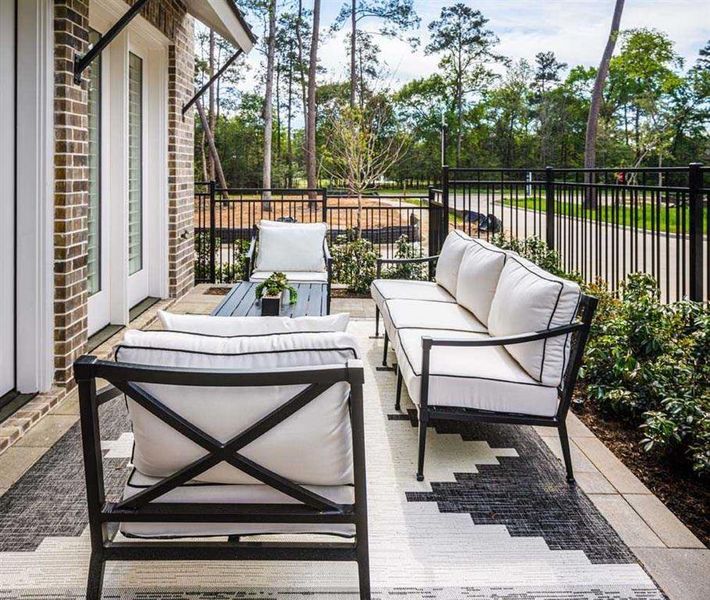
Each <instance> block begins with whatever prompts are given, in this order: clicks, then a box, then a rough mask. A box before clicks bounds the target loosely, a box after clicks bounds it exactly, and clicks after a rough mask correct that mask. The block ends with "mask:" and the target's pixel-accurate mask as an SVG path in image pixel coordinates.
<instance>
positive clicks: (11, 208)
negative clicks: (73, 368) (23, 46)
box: [0, 0, 16, 396]
mask: <svg viewBox="0 0 710 600" xmlns="http://www.w3.org/2000/svg"><path fill="white" fill-rule="evenodd" d="M15 87H16V79H15V0H0V119H2V129H3V132H4V133H3V134H2V135H0V182H2V185H0V396H2V395H4V394H6V393H7V392H9V391H11V390H12V389H13V388H14V387H15V341H16V335H15V152H16V144H15V129H16V127H15V126H16V115H15Z"/></svg>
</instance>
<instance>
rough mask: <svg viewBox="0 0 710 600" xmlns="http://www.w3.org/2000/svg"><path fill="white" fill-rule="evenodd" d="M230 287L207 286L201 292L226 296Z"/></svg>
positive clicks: (207, 294) (206, 294)
mask: <svg viewBox="0 0 710 600" xmlns="http://www.w3.org/2000/svg"><path fill="white" fill-rule="evenodd" d="M231 289H232V288H231V287H209V288H207V289H206V290H205V291H204V292H203V293H204V295H205V296H226V295H227V293H228V292H229V290H231Z"/></svg>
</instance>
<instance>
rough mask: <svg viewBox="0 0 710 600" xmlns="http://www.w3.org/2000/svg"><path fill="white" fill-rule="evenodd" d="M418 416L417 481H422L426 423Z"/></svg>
mask: <svg viewBox="0 0 710 600" xmlns="http://www.w3.org/2000/svg"><path fill="white" fill-rule="evenodd" d="M419 410H420V415H419V462H418V463H417V481H424V452H425V451H426V429H427V425H428V421H427V420H426V419H425V418H423V417H422V415H421V410H422V409H421V408H420V409H419Z"/></svg>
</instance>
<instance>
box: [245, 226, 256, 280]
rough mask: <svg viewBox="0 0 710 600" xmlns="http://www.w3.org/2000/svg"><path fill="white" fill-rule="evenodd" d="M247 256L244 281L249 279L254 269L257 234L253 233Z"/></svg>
mask: <svg viewBox="0 0 710 600" xmlns="http://www.w3.org/2000/svg"><path fill="white" fill-rule="evenodd" d="M245 256H246V257H247V261H246V273H244V281H249V278H250V277H251V274H252V271H253V270H254V262H255V259H256V235H253V236H252V238H251V241H250V242H249V249H248V250H247V252H246V254H245Z"/></svg>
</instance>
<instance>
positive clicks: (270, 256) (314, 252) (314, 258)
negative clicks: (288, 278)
mask: <svg viewBox="0 0 710 600" xmlns="http://www.w3.org/2000/svg"><path fill="white" fill-rule="evenodd" d="M325 234H326V224H325V223H314V224H310V225H302V224H299V223H280V224H279V225H278V226H274V225H262V226H261V227H260V228H259V249H258V252H257V256H256V270H257V271H324V270H325V257H324V254H323V244H324V242H325Z"/></svg>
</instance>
